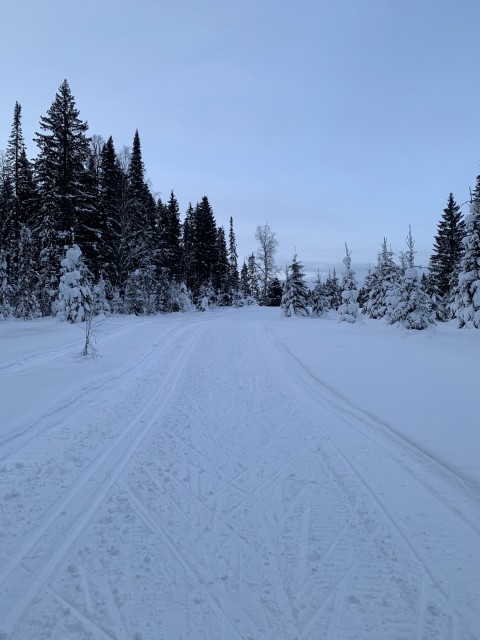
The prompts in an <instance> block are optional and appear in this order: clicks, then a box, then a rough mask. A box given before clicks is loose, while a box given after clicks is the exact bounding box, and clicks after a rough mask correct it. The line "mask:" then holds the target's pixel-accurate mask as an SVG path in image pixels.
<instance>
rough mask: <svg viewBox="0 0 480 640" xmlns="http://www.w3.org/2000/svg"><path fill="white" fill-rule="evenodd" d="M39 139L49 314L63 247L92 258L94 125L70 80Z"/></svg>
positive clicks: (39, 228) (38, 221)
mask: <svg viewBox="0 0 480 640" xmlns="http://www.w3.org/2000/svg"><path fill="white" fill-rule="evenodd" d="M40 129H41V132H40V133H37V134H36V138H35V140H36V143H37V145H38V148H39V154H38V156H37V158H36V160H35V165H34V166H35V178H36V184H37V188H38V196H39V206H38V209H37V213H36V216H35V220H34V225H33V231H34V233H35V236H36V237H37V238H38V241H39V262H40V269H39V271H40V278H41V288H42V291H41V300H40V303H41V306H42V312H43V314H44V315H48V314H49V313H50V312H51V308H50V307H51V302H52V300H53V296H54V295H55V294H56V291H57V288H58V271H59V269H58V265H59V263H60V261H61V260H62V259H63V250H64V249H63V247H64V245H65V244H67V245H71V244H73V243H75V242H76V243H79V244H80V245H82V246H83V247H84V251H85V253H86V254H87V255H91V251H92V247H90V246H88V242H89V240H90V239H91V232H90V227H91V224H92V215H93V203H92V198H91V194H90V192H89V182H88V172H87V169H88V166H87V165H88V157H89V142H88V138H87V136H86V132H87V130H88V125H87V123H86V122H82V120H80V118H79V111H78V109H77V108H76V105H75V100H74V98H73V96H72V94H71V91H70V87H69V86H68V83H67V81H66V80H65V81H64V82H63V83H62V84H61V85H60V88H59V90H58V92H57V94H56V96H55V100H54V101H53V103H52V106H51V107H50V109H49V110H48V112H47V115H46V116H42V117H41V118H40Z"/></svg>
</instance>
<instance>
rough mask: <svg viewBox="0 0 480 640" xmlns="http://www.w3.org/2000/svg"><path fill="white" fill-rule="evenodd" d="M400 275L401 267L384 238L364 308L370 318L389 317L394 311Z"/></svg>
mask: <svg viewBox="0 0 480 640" xmlns="http://www.w3.org/2000/svg"><path fill="white" fill-rule="evenodd" d="M398 276H399V268H398V267H397V265H396V264H395V263H394V261H393V252H392V251H391V250H390V249H388V246H387V239H386V238H384V239H383V242H382V248H381V250H380V252H379V254H378V261H377V266H376V267H375V269H374V271H373V274H372V278H371V281H370V292H369V296H368V301H367V303H366V305H365V307H364V309H363V311H364V313H366V314H367V315H368V316H370V318H384V317H385V316H387V317H388V316H389V315H390V314H391V313H392V312H393V310H394V309H395V306H396V304H397V301H398Z"/></svg>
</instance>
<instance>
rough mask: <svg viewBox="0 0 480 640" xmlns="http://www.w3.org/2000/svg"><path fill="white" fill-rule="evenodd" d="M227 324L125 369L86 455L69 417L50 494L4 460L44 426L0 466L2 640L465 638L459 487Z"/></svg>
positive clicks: (207, 324) (174, 340) (272, 349)
mask: <svg viewBox="0 0 480 640" xmlns="http://www.w3.org/2000/svg"><path fill="white" fill-rule="evenodd" d="M225 317H226V316H225V314H218V315H215V314H212V315H205V316H204V318H202V320H201V321H200V322H196V323H192V324H190V325H188V327H186V328H185V327H181V328H178V330H173V331H171V332H170V333H168V335H167V336H166V338H165V342H164V343H163V344H162V345H160V346H158V348H157V347H156V348H154V349H152V350H151V352H149V354H148V356H146V357H147V360H148V361H147V362H144V365H145V366H144V367H143V365H142V366H141V365H139V364H138V363H136V364H134V365H133V366H132V371H131V372H130V374H127V373H126V374H125V375H126V376H127V377H126V378H125V384H126V380H127V378H128V376H131V375H133V374H134V373H136V376H137V377H138V378H139V379H140V380H139V382H138V384H137V385H136V386H133V387H129V386H128V385H126V386H125V398H124V402H123V403H119V405H118V407H113V408H111V410H110V411H109V412H107V413H105V415H103V414H102V415H101V416H99V418H98V420H99V424H101V421H102V420H103V421H105V428H106V431H107V435H106V436H105V438H104V440H103V441H100V443H101V446H100V447H99V446H98V437H97V448H92V449H89V448H88V446H87V443H88V436H89V434H90V431H89V429H93V428H95V429H99V428H100V427H99V426H98V425H97V426H95V425H93V426H92V425H90V424H88V421H87V422H86V423H85V424H81V423H80V421H79V419H78V416H79V415H81V414H80V413H79V411H80V409H79V408H78V407H77V406H76V405H75V406H74V409H75V410H74V411H73V414H72V415H71V416H70V418H68V419H70V420H73V421H74V424H75V425H76V427H77V428H78V429H79V431H80V433H82V434H83V435H82V438H83V439H79V440H78V441H76V444H75V447H77V449H78V450H74V451H72V452H70V453H69V454H68V455H70V456H73V457H71V459H72V460H73V459H75V460H77V458H78V460H77V462H76V464H70V466H68V465H67V467H66V468H65V469H63V468H62V466H61V464H60V463H61V461H60V460H57V461H56V462H57V469H56V472H55V468H54V466H52V468H51V469H50V471H49V473H50V482H51V483H52V482H53V481H57V486H56V488H55V491H54V492H53V493H52V489H51V488H50V487H49V484H48V482H47V480H48V474H47V477H46V478H44V476H36V475H35V473H38V467H35V466H34V465H33V464H32V465H31V468H30V466H29V465H25V466H23V465H24V462H20V463H19V459H20V458H18V456H19V455H20V454H21V455H22V460H25V459H27V454H28V452H29V442H30V443H31V445H32V446H35V447H36V448H37V449H41V446H40V445H42V443H44V446H45V447H47V446H50V447H51V444H52V441H50V440H49V437H52V435H53V432H54V429H53V428H52V429H49V430H44V431H42V430H37V431H36V432H30V433H29V436H30V440H28V439H27V437H26V439H25V441H24V442H22V448H21V450H19V451H17V452H13V453H11V455H9V457H8V459H7V462H8V465H7V466H5V467H4V468H3V469H2V468H0V492H1V494H3V496H4V502H5V504H6V505H7V506H6V508H5V510H3V511H1V512H0V518H3V522H4V523H6V524H7V525H8V524H9V523H12V522H13V518H14V514H15V513H17V514H20V517H21V518H25V527H24V528H22V529H20V532H21V533H22V535H18V536H12V537H9V536H8V535H3V534H0V549H3V550H4V555H3V557H0V559H1V560H2V563H1V564H0V638H1V639H2V640H7V639H8V640H26V639H27V638H28V640H35V639H36V638H38V639H40V638H42V639H43V638H52V639H57V638H61V639H62V640H74V639H75V640H86V639H88V638H95V639H96V638H98V639H100V640H106V639H112V638H114V639H117V640H124V639H125V640H127V639H132V640H147V639H151V640H217V639H218V640H237V639H241V640H312V639H313V638H325V639H326V640H366V639H367V638H368V640H387V639H388V640H390V639H392V640H412V639H414V640H475V639H476V638H477V640H478V637H479V634H480V631H479V630H480V607H479V605H478V604H477V600H478V599H479V596H480V593H479V592H480V585H479V584H478V580H479V578H478V576H479V575H480V566H479V563H480V559H479V557H478V556H479V554H478V549H480V534H479V531H480V528H479V526H478V495H477V496H476V494H475V491H474V487H472V486H471V485H470V484H468V482H464V481H463V479H462V478H461V477H458V476H457V475H456V474H454V473H452V472H451V471H450V470H448V469H445V468H444V466H443V465H442V464H441V463H440V462H438V461H435V460H433V459H432V458H431V457H430V456H428V455H426V454H425V453H424V452H422V451H420V450H419V449H417V448H415V447H414V445H412V443H408V442H407V441H403V440H402V439H401V438H400V437H399V436H398V434H395V433H394V432H393V431H391V430H390V429H389V427H388V425H385V424H383V423H381V422H380V421H378V420H376V419H375V418H373V417H372V416H371V415H370V414H367V413H365V412H362V410H360V409H359V408H358V407H355V406H353V405H351V403H349V402H348V401H347V400H346V399H344V398H342V397H340V396H338V395H337V394H335V392H334V391H332V390H331V389H329V388H328V387H326V386H325V385H324V384H322V382H321V381H319V380H317V379H316V378H313V376H311V375H310V374H309V372H308V371H307V370H306V369H304V367H303V365H301V363H299V362H298V361H297V360H296V359H295V358H294V356H293V355H292V354H291V353H290V352H289V351H288V349H287V348H286V347H285V346H283V345H282V344H280V343H279V342H278V341H277V340H276V338H275V334H274V333H273V332H272V330H271V329H269V328H268V327H267V328H266V327H263V326H262V325H261V324H260V323H258V322H257V321H252V320H248V319H247V320H246V321H241V320H232V319H231V318H228V316H227V318H228V321H224V320H225ZM112 338H113V336H112ZM65 349H66V348H65ZM47 356H48V357H51V358H54V357H55V354H54V353H50V354H43V355H42V354H40V355H38V358H37V359H36V360H35V357H33V359H32V360H31V361H30V363H27V362H24V363H22V362H20V361H17V362H16V364H13V363H14V361H12V364H11V366H17V367H18V366H41V364H42V358H44V357H47ZM147 365H148V366H147ZM9 366H10V365H9ZM142 367H143V368H142ZM119 382H120V380H119V381H117V382H116V384H118V383H119ZM105 384H107V383H105ZM105 388H106V387H105ZM97 391H98V394H100V392H101V391H102V387H99V388H98V390H95V393H93V392H92V397H93V396H95V397H96V395H97ZM128 407H129V409H127V408H128ZM58 410H59V412H60V413H61V415H62V417H63V416H64V412H63V409H60V408H59V409H58ZM86 415H87V416H89V415H90V414H88V412H87V414H86ZM68 419H67V418H65V420H66V424H65V425H64V426H63V428H64V429H68V428H69V423H68ZM94 433H96V432H95V431H94ZM62 443H63V441H62ZM58 446H59V451H63V449H62V446H65V447H67V449H65V452H67V451H69V449H68V446H73V445H72V444H71V443H70V439H67V440H66V441H65V444H62V445H60V444H59V445H58ZM66 455H67V454H66V453H65V456H66ZM46 460H47V458H46V457H45V461H46ZM19 465H20V466H19ZM62 472H63V473H64V475H63V476H62V475H61V473H62ZM384 472H385V473H384ZM55 473H56V475H55ZM37 477H40V478H41V479H42V482H40V483H39V484H38V497H36V498H35V501H33V500H32V496H31V495H30V498H29V496H28V495H27V494H28V493H29V491H30V492H31V491H32V486H33V484H34V483H35V480H36V478H37ZM385 477H388V478H393V481H392V484H391V486H390V485H386V484H385V482H382V478H385ZM43 480H44V481H43ZM5 496H9V497H8V498H5ZM22 500H24V508H23V510H20V511H18V503H22ZM29 500H30V502H29ZM15 504H17V507H15ZM22 504H23V503H22ZM10 505H11V506H10ZM9 509H11V511H10V510H9ZM15 509H17V510H16V511H15ZM42 509H43V510H42ZM29 513H30V514H31V515H28V514H29ZM32 513H33V515H32ZM17 517H18V515H17ZM28 518H30V520H28V521H27V519H28ZM455 542H457V547H455Z"/></svg>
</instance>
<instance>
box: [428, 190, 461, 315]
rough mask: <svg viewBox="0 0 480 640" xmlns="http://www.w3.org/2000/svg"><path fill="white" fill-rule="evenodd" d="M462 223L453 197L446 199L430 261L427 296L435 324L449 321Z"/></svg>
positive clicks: (458, 263) (459, 253) (458, 262)
mask: <svg viewBox="0 0 480 640" xmlns="http://www.w3.org/2000/svg"><path fill="white" fill-rule="evenodd" d="M464 235H465V221H464V220H463V216H462V213H461V211H460V207H459V205H457V203H456V202H455V200H454V198H453V194H450V195H449V197H448V202H447V206H446V208H445V209H444V210H443V216H442V219H441V220H440V222H439V223H438V232H437V235H436V236H435V244H434V252H433V254H432V256H431V258H430V278H429V282H428V285H429V293H430V295H431V297H432V304H433V305H434V306H435V308H436V309H437V311H436V315H437V319H438V320H442V321H444V320H448V319H449V316H450V310H449V304H450V302H451V299H452V284H453V283H452V274H453V273H455V272H456V273H457V275H458V268H459V266H460V261H461V258H462V254H463V243H462V240H463V237H464Z"/></svg>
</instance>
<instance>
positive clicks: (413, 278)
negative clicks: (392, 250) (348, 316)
mask: <svg viewBox="0 0 480 640" xmlns="http://www.w3.org/2000/svg"><path fill="white" fill-rule="evenodd" d="M406 243H407V248H408V249H407V251H406V253H405V271H404V273H403V275H402V277H401V279H400V283H399V286H398V302H397V304H396V306H395V308H394V309H393V310H392V312H391V313H390V314H389V316H388V318H387V321H388V323H389V324H401V325H403V326H404V327H405V328H406V329H417V330H421V329H426V328H427V327H428V326H429V325H431V324H435V321H434V319H433V316H432V313H431V309H430V301H429V298H428V296H427V294H426V292H425V291H424V289H423V288H422V284H421V276H420V274H419V271H418V269H417V268H416V267H415V260H414V256H415V251H414V245H415V242H414V240H413V238H412V232H411V229H409V231H408V236H407V239H406Z"/></svg>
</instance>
